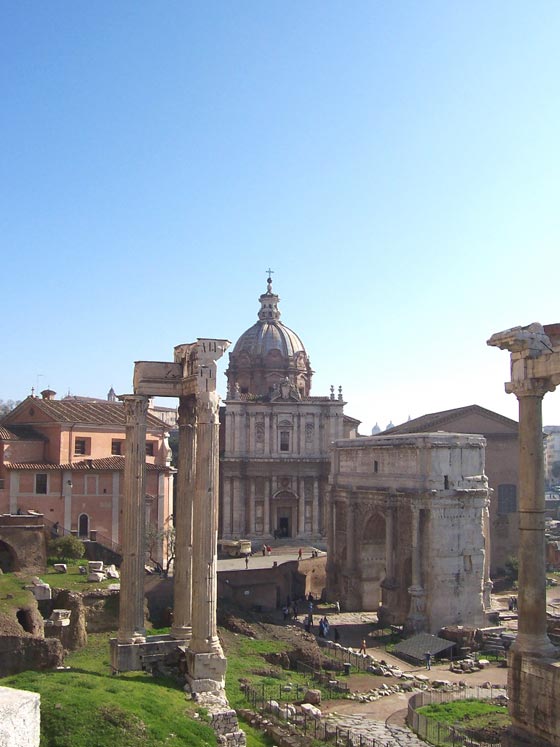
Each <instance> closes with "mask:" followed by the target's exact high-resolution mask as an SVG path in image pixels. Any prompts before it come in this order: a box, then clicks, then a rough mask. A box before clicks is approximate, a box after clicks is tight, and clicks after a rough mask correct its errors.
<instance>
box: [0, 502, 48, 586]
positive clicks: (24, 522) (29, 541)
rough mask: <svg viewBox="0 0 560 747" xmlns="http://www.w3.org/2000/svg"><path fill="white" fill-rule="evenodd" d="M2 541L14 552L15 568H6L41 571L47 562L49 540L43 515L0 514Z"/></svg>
mask: <svg viewBox="0 0 560 747" xmlns="http://www.w3.org/2000/svg"><path fill="white" fill-rule="evenodd" d="M0 541H1V542H5V543H6V545H8V547H9V548H10V550H11V552H12V554H13V568H7V569H4V570H13V571H25V572H27V573H39V572H42V571H44V569H45V567H46V564H47V541H46V537H45V533H44V526H43V517H42V516H27V515H21V516H19V515H14V516H0Z"/></svg>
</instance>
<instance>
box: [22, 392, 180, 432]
mask: <svg viewBox="0 0 560 747" xmlns="http://www.w3.org/2000/svg"><path fill="white" fill-rule="evenodd" d="M28 404H33V406H34V407H36V408H37V409H38V410H41V411H42V412H44V413H45V415H47V416H48V417H49V418H52V419H53V420H55V421H56V422H58V423H80V424H81V425H86V424H87V425H109V426H110V425H118V426H124V425H125V424H126V423H125V413H124V405H123V403H122V402H100V401H97V402H91V401H84V400H66V399H63V400H60V399H39V398H37V397H33V398H31V397H28V398H27V399H26V400H24V402H22V403H21V404H20V405H19V406H18V408H17V410H18V411H19V410H21V407H22V405H28ZM12 412H13V411H12ZM146 422H147V426H148V428H157V429H165V428H167V426H166V425H165V423H164V422H163V421H162V420H160V419H159V418H156V417H155V415H152V414H151V413H148V415H147V421H146ZM7 425H8V426H9V423H7Z"/></svg>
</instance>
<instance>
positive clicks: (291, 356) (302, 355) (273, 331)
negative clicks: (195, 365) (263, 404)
mask: <svg viewBox="0 0 560 747" xmlns="http://www.w3.org/2000/svg"><path fill="white" fill-rule="evenodd" d="M279 300H280V299H279V297H278V296H277V295H276V294H275V293H273V292H272V280H271V279H270V278H268V283H267V289H266V293H263V294H262V296H261V297H260V298H259V301H260V304H261V308H260V310H259V321H258V322H257V323H256V324H253V326H252V327H249V329H248V330H246V331H245V332H244V333H243V334H242V335H241V337H240V338H239V339H238V340H237V342H236V343H235V347H234V348H233V350H232V351H231V353H230V355H229V368H228V370H227V371H226V376H227V378H228V390H229V395H228V396H230V397H231V396H234V394H235V392H237V391H239V393H240V394H250V395H255V396H259V397H267V396H270V395H271V394H273V392H275V387H277V386H279V385H280V384H281V383H282V382H285V381H286V380H287V381H288V382H289V384H290V385H291V386H292V388H293V390H294V391H295V393H296V395H297V396H298V397H302V396H308V394H309V390H310V387H311V376H312V374H313V372H312V370H311V365H310V363H309V358H308V357H307V353H306V351H305V347H304V345H303V342H302V341H301V340H300V338H299V336H298V335H297V334H296V333H295V332H294V331H293V330H291V329H290V328H289V327H286V325H284V324H282V322H281V321H280V310H279V309H278V301H279Z"/></svg>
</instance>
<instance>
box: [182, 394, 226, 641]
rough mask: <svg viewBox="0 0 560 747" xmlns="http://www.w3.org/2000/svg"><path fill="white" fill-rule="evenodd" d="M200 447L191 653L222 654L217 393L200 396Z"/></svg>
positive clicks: (195, 520)
mask: <svg viewBox="0 0 560 747" xmlns="http://www.w3.org/2000/svg"><path fill="white" fill-rule="evenodd" d="M196 399H197V401H196V412H197V445H196V458H195V464H196V468H195V470H196V471H195V490H194V505H193V525H194V526H195V527H196V532H195V533H194V537H193V560H192V569H193V615H192V640H191V643H190V646H189V648H190V650H191V651H193V652H195V653H214V652H216V653H219V654H221V653H222V651H221V647H220V642H219V639H218V632H217V627H216V591H217V541H218V429H219V419H218V405H219V399H220V398H219V396H218V394H217V393H216V392H203V393H200V394H199V395H198V396H197V398H196Z"/></svg>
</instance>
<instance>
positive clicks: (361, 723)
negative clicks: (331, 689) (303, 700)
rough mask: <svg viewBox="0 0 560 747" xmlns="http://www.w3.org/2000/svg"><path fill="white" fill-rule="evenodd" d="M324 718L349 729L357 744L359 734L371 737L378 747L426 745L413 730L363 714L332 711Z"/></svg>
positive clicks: (420, 746) (421, 746)
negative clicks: (354, 714) (350, 714)
mask: <svg viewBox="0 0 560 747" xmlns="http://www.w3.org/2000/svg"><path fill="white" fill-rule="evenodd" d="M325 720H326V721H327V722H328V723H329V724H331V725H332V726H337V727H338V728H341V729H349V730H350V731H351V732H352V734H353V735H354V740H353V741H354V743H355V744H359V741H358V740H359V738H360V736H363V737H364V739H365V738H366V737H367V739H368V740H371V739H372V738H373V739H374V740H375V744H376V747H377V743H378V742H379V747H426V742H423V741H422V740H421V739H419V738H418V737H417V736H416V734H414V732H412V731H410V730H409V729H403V728H401V727H399V726H391V725H390V724H386V723H385V722H384V721H375V720H373V719H369V718H367V717H365V716H348V715H344V716H343V715H340V714H337V713H332V714H331V715H330V716H328V718H327V719H325ZM356 737H357V738H358V740H356ZM367 743H369V742H367Z"/></svg>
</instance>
